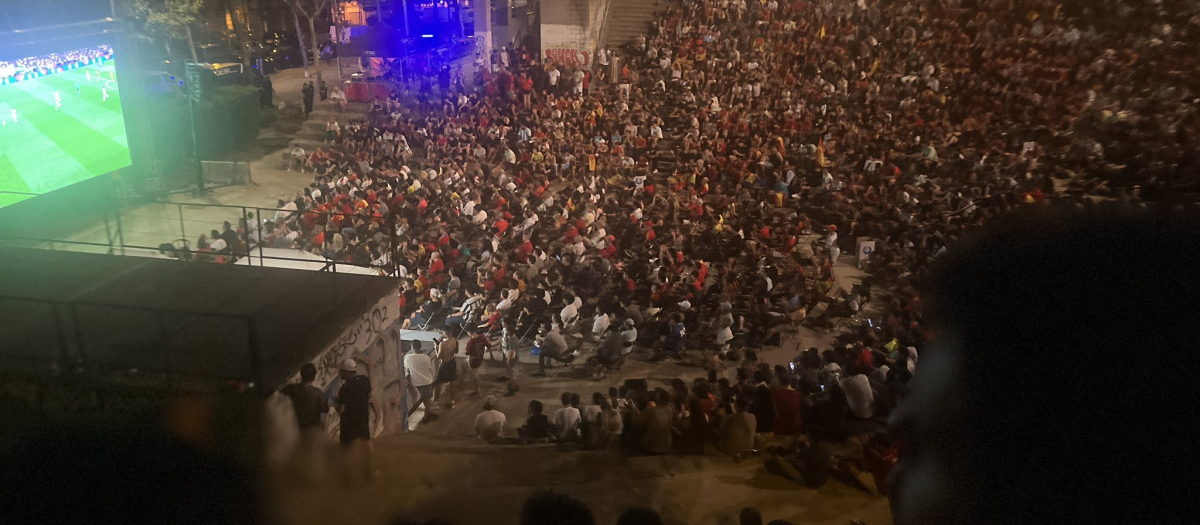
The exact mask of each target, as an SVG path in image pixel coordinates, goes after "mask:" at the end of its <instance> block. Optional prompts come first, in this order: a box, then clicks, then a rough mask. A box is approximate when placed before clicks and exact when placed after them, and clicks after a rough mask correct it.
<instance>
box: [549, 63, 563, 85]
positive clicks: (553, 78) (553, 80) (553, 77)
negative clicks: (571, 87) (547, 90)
mask: <svg viewBox="0 0 1200 525" xmlns="http://www.w3.org/2000/svg"><path fill="white" fill-rule="evenodd" d="M546 76H548V77H550V87H551V88H553V89H557V88H558V77H561V76H562V73H561V72H560V71H559V70H558V68H557V67H556V68H553V69H551V70H550V72H549V73H546Z"/></svg>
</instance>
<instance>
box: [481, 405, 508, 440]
mask: <svg viewBox="0 0 1200 525" xmlns="http://www.w3.org/2000/svg"><path fill="white" fill-rule="evenodd" d="M507 422H508V418H506V417H505V416H504V412H501V411H499V410H485V411H483V412H480V413H479V415H478V416H475V435H477V436H481V437H482V436H484V435H485V434H486V435H493V436H496V437H500V436H501V435H503V434H504V424H505V423H507Z"/></svg>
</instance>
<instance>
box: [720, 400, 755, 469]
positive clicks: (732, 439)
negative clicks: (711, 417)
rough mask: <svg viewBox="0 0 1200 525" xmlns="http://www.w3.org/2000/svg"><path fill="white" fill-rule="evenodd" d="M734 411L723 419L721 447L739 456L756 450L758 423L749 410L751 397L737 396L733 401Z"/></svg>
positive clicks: (727, 452)
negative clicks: (755, 439) (755, 441)
mask: <svg viewBox="0 0 1200 525" xmlns="http://www.w3.org/2000/svg"><path fill="white" fill-rule="evenodd" d="M732 407H733V413H732V414H729V415H726V416H725V417H724V418H723V419H722V420H721V430H720V441H718V443H720V448H721V450H722V451H723V452H725V453H726V454H731V455H733V456H734V457H738V456H740V455H743V454H747V453H749V452H753V451H754V436H755V427H756V423H755V421H754V414H751V413H750V412H749V409H750V398H749V397H748V396H744V395H743V396H737V397H736V399H735V400H734V402H733V405H732Z"/></svg>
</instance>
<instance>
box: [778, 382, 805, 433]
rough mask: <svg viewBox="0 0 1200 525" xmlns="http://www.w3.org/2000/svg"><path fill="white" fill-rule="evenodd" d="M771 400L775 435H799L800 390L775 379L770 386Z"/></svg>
mask: <svg viewBox="0 0 1200 525" xmlns="http://www.w3.org/2000/svg"><path fill="white" fill-rule="evenodd" d="M771 400H772V401H774V404H775V435H776V436H798V435H800V392H797V391H796V389H794V388H792V386H791V385H789V384H787V383H784V382H782V381H779V380H778V379H776V380H775V383H774V385H772V388H771Z"/></svg>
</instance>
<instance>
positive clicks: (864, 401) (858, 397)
mask: <svg viewBox="0 0 1200 525" xmlns="http://www.w3.org/2000/svg"><path fill="white" fill-rule="evenodd" d="M838 385H839V386H840V387H841V389H842V391H843V392H844V393H845V394H846V404H847V405H849V407H850V415H852V416H854V417H857V418H859V419H871V417H872V416H874V415H875V397H874V395H873V394H872V392H871V381H870V379H868V378H867V376H866V374H863V373H862V369H861V368H860V367H859V366H858V365H851V366H850V368H848V369H847V376H846V378H845V379H842V380H841V382H839V383H838Z"/></svg>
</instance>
